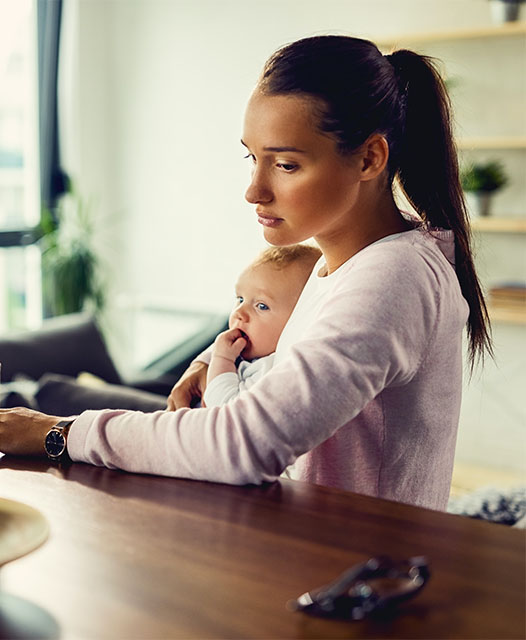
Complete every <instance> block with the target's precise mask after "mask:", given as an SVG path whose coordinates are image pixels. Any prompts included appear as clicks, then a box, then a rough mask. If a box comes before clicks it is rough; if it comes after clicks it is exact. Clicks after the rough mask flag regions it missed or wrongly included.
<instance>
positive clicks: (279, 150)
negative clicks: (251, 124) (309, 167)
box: [241, 140, 305, 153]
mask: <svg viewBox="0 0 526 640" xmlns="http://www.w3.org/2000/svg"><path fill="white" fill-rule="evenodd" d="M241 144H242V145H243V146H244V147H246V148H247V149H248V146H247V145H246V144H245V143H244V142H243V140H241ZM263 151H273V152H274V153H283V152H293V153H305V151H303V150H302V149H298V148H297V147H263Z"/></svg>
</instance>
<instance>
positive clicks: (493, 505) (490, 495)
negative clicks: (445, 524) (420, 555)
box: [447, 485, 526, 529]
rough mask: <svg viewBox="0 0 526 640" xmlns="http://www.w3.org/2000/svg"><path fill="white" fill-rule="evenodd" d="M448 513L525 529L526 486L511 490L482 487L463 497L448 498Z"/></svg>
mask: <svg viewBox="0 0 526 640" xmlns="http://www.w3.org/2000/svg"><path fill="white" fill-rule="evenodd" d="M447 510H448V512H449V513H456V514H458V515H462V516H468V517H470V518H478V519H479V520H489V521H490V522H497V523H499V524H506V525H509V526H512V527H515V528H517V529H526V485H520V486H518V487H513V488H511V489H500V488H497V487H483V488H481V489H477V490H476V491H474V492H473V493H469V494H467V495H464V496H456V497H454V498H450V500H449V504H448V507H447Z"/></svg>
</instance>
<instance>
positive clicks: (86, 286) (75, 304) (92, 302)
mask: <svg viewBox="0 0 526 640" xmlns="http://www.w3.org/2000/svg"><path fill="white" fill-rule="evenodd" d="M40 233H41V239H40V245H41V248H42V298H43V307H44V316H45V317H49V316H57V315H62V314H65V313H74V312H77V311H82V310H84V309H86V308H89V309H91V310H93V311H100V310H101V308H102V306H103V304H104V289H103V286H102V283H101V280H100V273H99V264H98V259H97V256H96V254H95V252H94V250H93V247H92V237H93V221H92V217H91V215H90V210H89V207H88V206H87V205H86V203H85V202H84V201H83V200H82V199H81V197H80V196H79V195H78V194H77V193H76V192H75V191H74V190H73V189H72V188H71V187H70V189H69V191H68V192H67V193H66V194H65V195H63V196H62V198H61V199H60V201H59V204H58V206H57V209H56V211H55V214H54V215H53V214H52V213H51V212H50V211H49V210H47V209H44V210H43V212H42V218H41V223H40Z"/></svg>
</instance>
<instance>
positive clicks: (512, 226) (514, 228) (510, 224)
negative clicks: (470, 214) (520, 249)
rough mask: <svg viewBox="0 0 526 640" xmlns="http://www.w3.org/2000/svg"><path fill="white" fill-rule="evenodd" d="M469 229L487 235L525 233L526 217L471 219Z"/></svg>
mask: <svg viewBox="0 0 526 640" xmlns="http://www.w3.org/2000/svg"><path fill="white" fill-rule="evenodd" d="M471 228H472V229H473V230H474V231H483V232H487V233H526V217H524V218H519V217H517V218H504V217H498V216H489V217H487V218H472V219H471Z"/></svg>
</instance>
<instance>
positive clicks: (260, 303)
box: [256, 302, 269, 311]
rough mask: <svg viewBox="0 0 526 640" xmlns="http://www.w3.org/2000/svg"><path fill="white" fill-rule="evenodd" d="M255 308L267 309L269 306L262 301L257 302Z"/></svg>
mask: <svg viewBox="0 0 526 640" xmlns="http://www.w3.org/2000/svg"><path fill="white" fill-rule="evenodd" d="M256 309H259V310H260V311H268V310H269V307H267V305H266V304H265V303H264V302H258V303H257V304H256Z"/></svg>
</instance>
